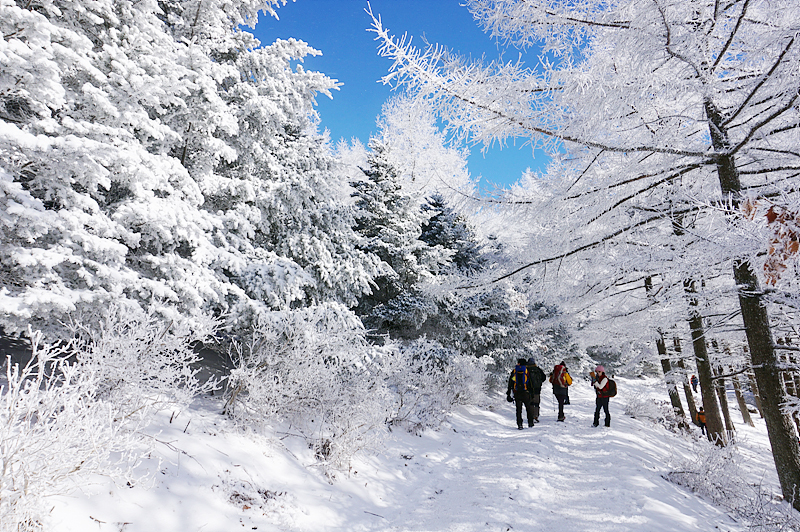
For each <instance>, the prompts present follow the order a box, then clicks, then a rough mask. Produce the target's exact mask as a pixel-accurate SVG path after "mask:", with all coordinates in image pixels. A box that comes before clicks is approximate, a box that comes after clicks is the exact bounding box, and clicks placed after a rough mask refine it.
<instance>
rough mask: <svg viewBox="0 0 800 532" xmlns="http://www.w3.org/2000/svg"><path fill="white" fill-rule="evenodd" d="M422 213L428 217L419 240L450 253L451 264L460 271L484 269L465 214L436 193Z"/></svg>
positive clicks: (424, 205) (478, 247)
mask: <svg viewBox="0 0 800 532" xmlns="http://www.w3.org/2000/svg"><path fill="white" fill-rule="evenodd" d="M422 210H423V211H424V212H427V213H428V216H429V218H428V221H427V222H425V223H424V224H422V235H421V236H420V240H422V241H423V242H425V243H427V244H428V245H429V246H439V247H441V248H443V249H444V250H446V251H448V252H449V253H451V254H452V255H451V257H450V261H449V262H450V263H451V264H452V265H453V266H455V268H456V269H457V270H460V271H462V272H471V271H477V270H480V269H481V268H482V267H483V265H484V263H485V262H486V261H485V259H484V257H483V256H482V255H481V246H480V245H479V244H478V242H477V239H476V236H475V232H474V231H473V230H472V228H471V227H470V225H469V223H468V222H467V220H466V218H465V217H464V216H463V215H461V214H459V213H458V212H456V211H455V210H454V209H453V208H451V207H450V206H449V205H447V202H446V201H445V199H444V197H443V196H442V195H441V194H440V193H438V192H435V193H434V194H433V195H432V196H431V197H430V198H428V200H427V202H426V203H424V204H423V205H422Z"/></svg>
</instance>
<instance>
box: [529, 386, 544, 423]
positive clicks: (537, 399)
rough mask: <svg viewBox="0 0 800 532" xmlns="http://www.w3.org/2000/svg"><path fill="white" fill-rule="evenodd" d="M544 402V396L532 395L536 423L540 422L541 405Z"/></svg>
mask: <svg viewBox="0 0 800 532" xmlns="http://www.w3.org/2000/svg"><path fill="white" fill-rule="evenodd" d="M541 400H542V396H541V395H540V394H538V393H532V394H531V408H533V419H534V421H539V403H540V402H541Z"/></svg>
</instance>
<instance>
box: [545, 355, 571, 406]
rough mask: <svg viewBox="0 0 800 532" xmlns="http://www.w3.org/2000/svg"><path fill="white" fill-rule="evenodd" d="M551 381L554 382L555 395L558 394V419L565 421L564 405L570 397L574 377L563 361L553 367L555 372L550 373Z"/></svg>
mask: <svg viewBox="0 0 800 532" xmlns="http://www.w3.org/2000/svg"><path fill="white" fill-rule="evenodd" d="M550 382H551V383H553V395H555V396H556V401H558V421H564V419H565V417H564V405H565V404H567V400H568V398H569V386H570V384H572V377H571V376H570V374H569V372H568V371H567V366H566V364H564V362H563V361H562V362H561V363H560V364H556V365H555V367H554V368H553V372H552V373H550Z"/></svg>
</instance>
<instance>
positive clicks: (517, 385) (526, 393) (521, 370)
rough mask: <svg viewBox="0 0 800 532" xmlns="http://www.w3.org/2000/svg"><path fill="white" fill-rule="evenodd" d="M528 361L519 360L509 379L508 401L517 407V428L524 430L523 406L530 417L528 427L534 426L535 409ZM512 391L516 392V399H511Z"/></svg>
mask: <svg viewBox="0 0 800 532" xmlns="http://www.w3.org/2000/svg"><path fill="white" fill-rule="evenodd" d="M527 362H528V361H527V360H525V359H524V358H520V359H517V365H516V366H514V369H513V370H512V371H511V375H510V376H509V377H508V391H507V392H506V400H507V401H508V402H509V403H510V402H511V401H514V402H515V403H516V406H517V428H518V429H519V430H522V429H523V427H522V406H523V405H525V413H526V414H527V416H528V427H532V426H533V408H532V407H531V377H530V373H528V366H527ZM511 390H514V398H513V399H512V398H511Z"/></svg>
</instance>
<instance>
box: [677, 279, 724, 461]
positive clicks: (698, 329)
mask: <svg viewBox="0 0 800 532" xmlns="http://www.w3.org/2000/svg"><path fill="white" fill-rule="evenodd" d="M684 290H685V292H686V295H687V297H688V298H689V329H690V330H691V332H692V347H693V348H694V358H695V363H696V364H697V379H698V380H699V381H700V391H701V392H702V393H701V395H702V398H703V410H705V414H706V435H707V436H708V440H709V441H711V442H713V443H714V444H716V445H719V446H720V447H722V446H724V445H725V443H726V441H727V440H726V438H725V427H723V425H722V416H721V415H720V413H719V407H718V405H717V398H716V393H715V391H714V380H713V376H714V375H713V372H712V370H711V361H710V360H709V357H708V348H707V346H706V338H705V328H704V327H703V317H702V316H701V315H700V311H699V310H698V306H699V301H698V298H697V290H696V287H695V282H694V281H692V280H689V279H687V280H686V281H684Z"/></svg>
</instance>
